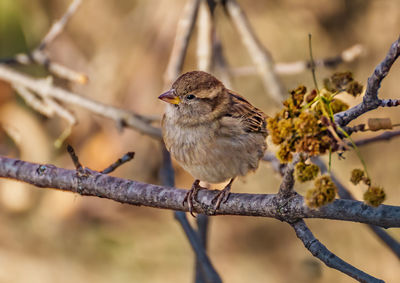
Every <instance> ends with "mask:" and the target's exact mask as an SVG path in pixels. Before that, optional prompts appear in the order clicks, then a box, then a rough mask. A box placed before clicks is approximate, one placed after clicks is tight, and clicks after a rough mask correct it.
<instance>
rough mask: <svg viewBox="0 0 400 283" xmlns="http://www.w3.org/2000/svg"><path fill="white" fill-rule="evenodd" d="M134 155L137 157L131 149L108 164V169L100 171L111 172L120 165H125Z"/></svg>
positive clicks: (103, 172)
mask: <svg viewBox="0 0 400 283" xmlns="http://www.w3.org/2000/svg"><path fill="white" fill-rule="evenodd" d="M133 157H135V153H134V152H132V151H130V152H128V153H126V154H124V156H122V157H121V158H119V159H118V160H117V161H115V162H114V163H113V164H111V165H110V166H108V167H107V168H106V169H104V170H103V171H100V173H102V174H109V173H111V172H113V171H114V170H115V169H117V168H118V167H120V166H121V165H123V164H124V163H126V162H129V161H131V160H132V159H133Z"/></svg>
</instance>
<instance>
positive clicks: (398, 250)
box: [312, 157, 400, 259]
mask: <svg viewBox="0 0 400 283" xmlns="http://www.w3.org/2000/svg"><path fill="white" fill-rule="evenodd" d="M312 162H313V163H314V164H316V165H318V167H319V168H320V170H321V173H322V174H324V173H326V172H327V168H326V165H325V163H324V162H323V161H322V160H321V158H319V157H314V158H312ZM330 176H331V179H332V181H333V182H334V183H335V185H336V187H337V188H338V195H339V197H340V198H342V199H351V200H354V199H355V198H354V197H353V195H352V194H351V193H350V192H349V190H348V189H347V188H346V187H345V186H344V185H343V184H342V183H341V182H340V181H339V180H338V179H337V178H336V176H335V174H333V173H332V172H330ZM368 227H369V228H370V229H371V230H372V232H374V234H375V235H377V236H378V237H379V238H380V239H381V240H382V241H383V242H384V243H385V244H386V246H387V247H388V248H389V249H390V250H391V251H392V252H393V253H394V254H395V255H396V256H397V258H399V259H400V243H399V242H398V241H396V240H395V239H394V238H393V237H392V236H390V235H389V234H388V233H387V232H386V231H384V230H383V229H382V228H380V227H377V226H375V225H368Z"/></svg>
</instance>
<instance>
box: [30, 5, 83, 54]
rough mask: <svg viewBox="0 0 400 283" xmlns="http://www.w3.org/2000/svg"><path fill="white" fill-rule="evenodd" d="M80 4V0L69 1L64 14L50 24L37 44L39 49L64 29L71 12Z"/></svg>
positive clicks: (43, 47) (73, 12) (44, 46)
mask: <svg viewBox="0 0 400 283" xmlns="http://www.w3.org/2000/svg"><path fill="white" fill-rule="evenodd" d="M81 4H82V0H73V2H71V4H70V5H69V7H68V9H67V11H66V12H65V13H64V15H63V16H62V17H61V18H60V19H59V20H57V21H56V22H55V23H54V24H53V25H52V26H51V28H50V30H49V31H48V32H47V34H46V35H45V37H44V38H43V40H42V41H41V43H40V44H39V47H38V49H39V50H43V49H45V48H46V46H47V45H48V44H49V43H50V42H52V41H53V40H54V39H55V38H56V37H57V36H58V35H59V34H60V33H61V32H62V31H63V30H64V28H65V26H66V24H67V23H68V21H69V19H70V18H71V17H72V15H73V14H75V12H76V11H77V10H78V8H79V6H80V5H81Z"/></svg>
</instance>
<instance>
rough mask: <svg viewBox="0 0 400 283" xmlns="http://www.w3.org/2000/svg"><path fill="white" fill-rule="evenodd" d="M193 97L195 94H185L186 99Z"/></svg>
mask: <svg viewBox="0 0 400 283" xmlns="http://www.w3.org/2000/svg"><path fill="white" fill-rule="evenodd" d="M193 98H196V96H194V94H188V95H187V96H186V99H189V100H190V99H193Z"/></svg>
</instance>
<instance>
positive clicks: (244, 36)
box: [225, 0, 286, 104]
mask: <svg viewBox="0 0 400 283" xmlns="http://www.w3.org/2000/svg"><path fill="white" fill-rule="evenodd" d="M225 7H226V11H227V12H228V15H229V16H230V18H231V20H232V21H233V23H234V25H235V26H236V29H237V31H238V33H239V35H240V38H241V40H242V42H243V44H244V45H245V46H246V48H247V50H248V53H249V55H250V57H251V59H252V60H253V64H254V65H255V66H256V68H257V71H258V73H259V75H260V77H261V79H262V82H263V84H264V87H265V89H266V90H267V91H268V93H269V94H270V95H271V97H272V98H273V99H274V100H275V102H277V103H279V104H280V103H281V102H282V101H283V99H284V96H285V94H286V91H285V90H284V88H283V85H282V83H281V81H280V79H279V77H278V76H277V74H276V72H275V67H274V62H273V60H272V56H271V54H269V52H268V51H267V50H266V49H265V48H264V47H263V46H262V44H261V43H260V42H259V40H258V38H257V36H256V35H255V33H254V31H253V29H252V28H251V26H250V23H249V20H248V19H247V17H246V15H245V14H244V12H243V10H242V8H241V7H240V5H239V4H238V3H237V2H236V0H227V1H225Z"/></svg>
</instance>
